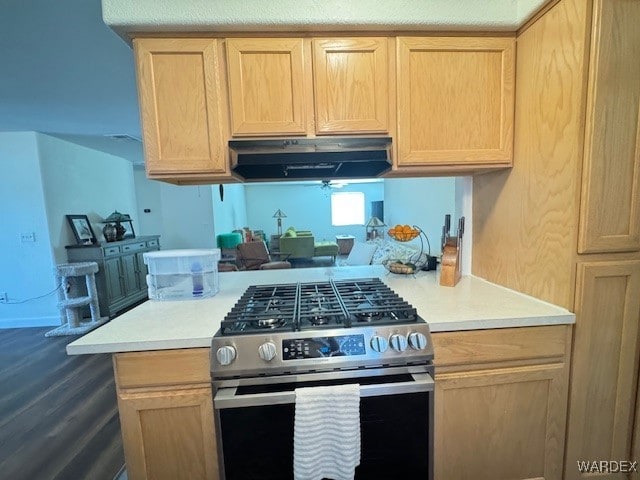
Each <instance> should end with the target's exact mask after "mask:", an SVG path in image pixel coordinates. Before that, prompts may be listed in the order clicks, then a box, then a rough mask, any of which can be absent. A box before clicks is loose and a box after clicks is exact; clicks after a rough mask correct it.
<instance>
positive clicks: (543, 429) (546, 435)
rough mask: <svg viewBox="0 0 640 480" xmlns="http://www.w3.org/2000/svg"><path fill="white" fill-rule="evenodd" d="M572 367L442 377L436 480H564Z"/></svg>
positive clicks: (438, 395) (438, 386)
mask: <svg viewBox="0 0 640 480" xmlns="http://www.w3.org/2000/svg"><path fill="white" fill-rule="evenodd" d="M566 394H567V376H566V366H565V364H548V365H537V366H527V367H515V368H503V369H495V370H480V371H474V372H459V373H451V374H443V375H438V376H437V377H436V400H435V401H436V423H435V438H436V441H435V458H436V460H435V468H436V474H435V478H436V480H450V479H458V480H463V479H469V480H484V479H486V480H495V479H498V478H505V479H506V478H509V479H542V478H544V479H549V480H551V479H560V478H561V472H562V458H563V455H562V453H563V438H564V428H565V415H566Z"/></svg>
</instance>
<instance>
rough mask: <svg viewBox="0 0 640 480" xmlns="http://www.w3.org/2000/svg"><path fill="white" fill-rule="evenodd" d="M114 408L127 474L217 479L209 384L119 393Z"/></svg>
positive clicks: (135, 479) (134, 478)
mask: <svg viewBox="0 0 640 480" xmlns="http://www.w3.org/2000/svg"><path fill="white" fill-rule="evenodd" d="M118 407H119V409H120V424H121V427H122V440H123V446H124V454H125V460H126V464H127V475H128V478H130V479H131V480H143V479H149V480H163V479H166V480H175V479H179V478H185V479H187V478H188V479H190V480H200V479H202V480H205V479H207V480H211V479H217V478H219V477H218V459H217V452H216V443H215V431H214V423H213V422H214V420H213V401H212V398H211V388H194V389H184V390H173V391H154V392H142V393H128V392H126V393H123V392H121V393H120V394H119V395H118Z"/></svg>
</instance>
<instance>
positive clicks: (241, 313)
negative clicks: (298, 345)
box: [221, 278, 419, 335]
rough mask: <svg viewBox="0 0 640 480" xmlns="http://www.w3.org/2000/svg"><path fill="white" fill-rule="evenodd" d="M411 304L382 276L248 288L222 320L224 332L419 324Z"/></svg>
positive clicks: (238, 332) (243, 332)
mask: <svg viewBox="0 0 640 480" xmlns="http://www.w3.org/2000/svg"><path fill="white" fill-rule="evenodd" d="M418 318H419V317H418V315H417V312H416V310H415V308H413V307H412V306H411V305H410V304H409V303H407V302H406V301H404V300H403V299H402V298H401V297H399V296H398V295H397V294H396V293H394V292H393V291H392V290H391V289H390V288H389V287H387V285H385V284H384V283H383V282H382V281H381V280H380V279H378V278H369V279H356V280H336V281H333V280H332V281H329V282H312V283H298V284H281V285H258V286H251V287H249V288H248V289H247V290H246V291H245V293H244V294H243V295H242V297H241V298H240V300H239V301H238V302H237V303H236V305H235V306H234V307H233V309H232V310H231V311H230V312H229V313H228V314H227V316H226V317H225V319H224V320H223V322H222V326H221V334H222V335H231V334H245V333H246V334H248V333H264V332H266V331H274V330H277V331H299V330H321V329H329V328H348V327H351V326H355V325H356V324H363V323H375V324H380V325H389V324H394V323H407V322H415V321H417V320H418Z"/></svg>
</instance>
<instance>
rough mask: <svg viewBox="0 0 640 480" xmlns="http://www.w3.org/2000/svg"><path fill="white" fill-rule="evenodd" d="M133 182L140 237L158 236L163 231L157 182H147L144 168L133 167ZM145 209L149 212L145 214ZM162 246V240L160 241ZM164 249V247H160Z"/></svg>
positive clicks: (159, 185) (159, 184) (158, 184)
mask: <svg viewBox="0 0 640 480" xmlns="http://www.w3.org/2000/svg"><path fill="white" fill-rule="evenodd" d="M133 182H134V185H135V189H136V200H137V201H138V207H137V214H136V217H137V218H138V225H139V226H140V228H139V231H140V235H160V234H161V232H162V229H163V226H162V223H163V218H162V201H161V192H160V187H161V186H162V184H161V183H160V182H158V181H154V180H149V179H148V178H147V174H146V173H145V171H144V167H142V168H140V167H134V169H133ZM145 209H147V210H149V212H145V211H144V210H145ZM160 245H162V238H161V239H160ZM162 247H163V248H164V245H162Z"/></svg>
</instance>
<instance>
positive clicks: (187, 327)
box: [67, 265, 575, 355]
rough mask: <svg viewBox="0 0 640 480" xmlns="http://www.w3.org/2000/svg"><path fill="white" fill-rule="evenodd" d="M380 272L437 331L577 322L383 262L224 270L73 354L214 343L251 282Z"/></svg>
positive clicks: (489, 290) (139, 311) (491, 288)
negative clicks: (189, 296) (207, 287)
mask: <svg viewBox="0 0 640 480" xmlns="http://www.w3.org/2000/svg"><path fill="white" fill-rule="evenodd" d="M372 277H379V278H380V279H382V281H384V282H385V283H386V284H387V285H388V286H389V287H390V288H391V289H392V290H394V291H395V292H396V293H397V294H398V295H400V296H401V297H403V298H404V299H405V300H406V301H407V302H409V303H410V304H411V305H413V306H414V307H415V308H416V309H417V311H418V314H419V315H420V316H421V317H422V318H424V319H425V320H426V321H427V322H428V323H429V327H430V328H431V331H432V332H446V331H457V330H478V329H488V328H509V327H527V326H539V325H560V324H569V323H574V322H575V316H574V314H573V313H571V312H569V311H568V310H565V309H564V308H560V307H557V306H555V305H552V304H549V303H547V302H543V301H541V300H537V299H535V298H533V297H530V296H527V295H524V294H521V293H518V292H515V291H513V290H509V289H507V288H504V287H501V286H498V285H495V284H492V283H489V282H487V281H485V280H482V279H480V278H477V277H473V276H467V277H462V279H461V280H460V282H459V283H458V285H456V286H455V287H441V286H440V285H439V280H438V279H439V276H438V274H436V273H435V272H419V273H418V274H416V275H415V276H413V275H395V274H392V273H388V272H387V270H385V268H384V267H382V266H381V265H367V266H361V267H324V268H301V269H292V270H264V271H250V272H224V273H220V291H219V292H218V294H217V295H215V296H213V297H210V298H204V299H198V300H183V301H151V300H150V301H147V302H144V303H143V304H141V305H139V306H137V307H135V308H134V309H132V310H130V311H128V312H126V313H124V314H122V315H120V316H119V317H116V318H114V319H113V320H111V321H110V322H108V323H106V324H105V325H103V326H101V327H99V328H97V329H96V330H94V331H92V332H89V333H88V334H86V335H84V336H83V337H81V338H79V339H77V340H75V341H74V342H72V343H70V344H69V345H67V353H69V354H71V355H78V354H90V353H114V352H130V351H144V350H167V349H175V348H194V347H209V346H211V337H213V335H214V334H215V333H216V331H217V330H218V328H219V327H220V322H221V321H222V319H223V318H224V317H225V315H226V314H227V313H228V312H229V311H230V310H231V308H232V307H233V306H234V305H235V303H236V302H237V301H238V299H239V298H240V296H241V295H242V294H243V293H244V291H245V290H246V289H247V287H248V286H249V285H260V284H263V285H264V284H271V283H295V282H312V281H323V280H324V281H326V280H329V279H330V278H334V279H351V278H372Z"/></svg>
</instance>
